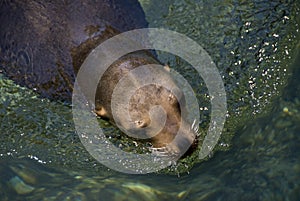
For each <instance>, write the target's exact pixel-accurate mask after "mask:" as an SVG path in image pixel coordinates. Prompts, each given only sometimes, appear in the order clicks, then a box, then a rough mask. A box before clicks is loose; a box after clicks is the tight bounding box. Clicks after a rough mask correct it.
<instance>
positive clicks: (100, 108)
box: [95, 105, 109, 119]
mask: <svg viewBox="0 0 300 201" xmlns="http://www.w3.org/2000/svg"><path fill="white" fill-rule="evenodd" d="M95 113H96V114H97V115H98V116H99V117H101V118H103V119H109V116H108V114H107V110H106V109H105V108H104V107H103V106H101V105H98V106H97V107H96V108H95Z"/></svg>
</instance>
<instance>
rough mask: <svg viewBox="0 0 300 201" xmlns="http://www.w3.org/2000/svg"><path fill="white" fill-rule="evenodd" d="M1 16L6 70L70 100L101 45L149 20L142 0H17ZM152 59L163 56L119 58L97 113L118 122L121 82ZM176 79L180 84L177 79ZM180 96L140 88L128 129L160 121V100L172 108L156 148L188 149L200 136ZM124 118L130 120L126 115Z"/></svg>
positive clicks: (46, 93)
mask: <svg viewBox="0 0 300 201" xmlns="http://www.w3.org/2000/svg"><path fill="white" fill-rule="evenodd" d="M129 9H130V12H129ZM0 20H1V25H0V45H1V46H0V47H1V49H0V50H1V51H0V59H1V60H0V65H1V66H0V67H1V68H0V69H1V70H2V71H3V72H4V74H5V75H7V76H8V77H9V78H10V79H12V80H14V81H15V82H16V83H18V84H20V85H22V86H27V87H29V88H31V89H33V90H35V91H37V92H38V93H39V94H41V96H42V97H46V98H49V99H52V100H60V101H67V102H70V101H71V95H72V89H73V84H74V81H75V77H76V72H78V70H79V68H80V66H81V64H82V63H83V61H84V59H85V58H86V57H87V55H88V54H89V53H90V52H91V51H92V50H93V49H94V48H95V47H97V46H98V45H99V44H101V43H102V42H103V41H105V40H107V39H108V38H110V37H113V36H115V35H117V34H118V33H120V32H123V31H127V30H130V29H133V28H142V27H146V26H147V22H146V21H145V16H144V13H143V11H142V9H141V7H140V5H139V3H138V2H137V1H130V2H129V1H128V2H127V1H123V0H116V1H104V0H102V1H88V2H85V1H80V0H75V1H63V2H61V1H58V0H55V1H51V2H44V1H39V0H34V1H21V0H14V1H8V2H5V3H3V4H1V7H0ZM15 30H18V32H16V31H15ZM146 64H160V62H159V61H158V60H157V59H156V58H155V56H154V55H153V54H152V53H151V52H148V51H138V52H133V53H130V54H128V55H125V56H123V57H121V58H120V59H119V60H117V61H116V62H114V63H113V64H112V65H111V66H110V67H109V69H108V70H107V71H106V72H105V74H104V76H103V77H102V78H101V80H100V82H99V85H98V88H97V93H96V100H95V104H96V105H95V113H96V114H97V115H99V116H100V117H102V118H106V119H108V120H109V121H110V122H112V123H114V124H115V123H116V122H115V121H114V118H113V115H112V111H111V98H112V93H113V90H114V88H115V87H116V84H117V83H118V82H119V81H120V79H121V78H122V77H124V76H126V75H127V74H128V72H129V71H131V70H133V69H135V68H137V67H138V66H141V65H146ZM150 68H151V67H150ZM160 70H161V73H162V74H163V76H165V77H166V78H168V77H170V75H168V70H166V69H163V68H162V69H160ZM87 79H88V78H87ZM172 85H173V86H174V87H175V88H176V84H175V83H172ZM177 88H178V87H177ZM178 91H180V89H178ZM179 101H180V100H177V98H176V96H175V94H174V93H173V92H172V91H170V90H168V89H166V88H164V87H163V86H158V85H155V84H153V85H148V86H144V87H143V88H140V89H139V90H137V91H136V93H135V94H134V95H133V96H132V98H131V100H130V104H129V105H130V107H129V112H130V115H131V118H132V121H133V122H134V125H135V128H127V129H142V128H145V127H147V126H148V125H150V124H153V123H155V122H157V123H159V119H153V118H152V119H151V118H150V116H149V112H151V108H152V107H153V106H156V105H160V106H162V108H163V109H164V110H165V112H166V122H165V125H164V127H163V128H162V129H161V130H160V131H159V132H158V134H157V135H155V136H150V137H151V143H152V144H153V149H152V151H153V152H157V153H159V154H165V153H167V154H171V153H172V154H178V153H182V152H185V151H186V150H183V147H185V145H186V144H192V143H193V142H194V139H195V133H196V132H197V130H198V128H197V126H195V123H194V124H192V125H191V124H190V123H187V121H185V120H184V118H182V116H181V108H180V105H179ZM124 118H126V117H123V119H124ZM118 123H120V124H121V125H124V124H123V122H122V121H121V122H118ZM125 127H126V126H125ZM179 127H182V128H183V132H182V134H181V135H182V136H181V137H180V138H178V139H180V140H179V141H178V140H177V141H174V138H175V136H176V133H177V131H178V129H179ZM145 135H148V134H147V133H146V134H145ZM171 142H173V143H171Z"/></svg>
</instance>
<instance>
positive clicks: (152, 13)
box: [0, 0, 300, 200]
mask: <svg viewBox="0 0 300 201" xmlns="http://www.w3.org/2000/svg"><path fill="white" fill-rule="evenodd" d="M141 2H142V5H143V7H144V10H145V12H146V15H147V20H148V21H149V23H150V26H152V27H165V28H169V29H172V30H176V31H179V32H181V33H185V34H187V35H188V36H189V37H192V38H193V39H194V40H196V41H197V42H198V43H199V44H201V45H202V46H203V47H204V48H205V49H206V50H207V51H208V52H209V53H210V55H211V56H212V58H213V60H214V61H215V62H216V63H217V65H218V68H219V70H220V72H221V74H222V75H223V76H224V80H225V83H226V90H227V93H228V105H229V114H230V116H229V117H228V119H227V125H226V126H225V130H224V136H226V137H223V138H222V139H221V142H224V143H225V144H228V145H230V147H229V148H226V150H227V149H229V150H227V151H219V152H216V153H214V155H213V156H211V158H209V159H208V160H207V161H204V162H201V163H196V162H195V164H194V165H193V166H192V168H191V170H190V171H189V173H182V174H180V175H165V174H149V175H126V174H121V173H117V172H114V171H112V170H108V169H107V168H106V167H103V166H102V165H101V164H99V163H97V162H96V161H95V160H93V159H92V158H91V156H89V154H88V153H87V151H86V150H85V149H84V147H83V146H82V145H81V144H80V142H79V139H78V137H77V136H76V132H75V130H74V125H73V121H72V113H71V107H70V106H68V105H64V104H62V103H57V102H50V101H49V100H45V99H41V98H39V97H37V95H36V94H35V93H34V92H31V91H29V90H28V89H26V88H22V87H19V86H16V85H15V84H14V83H13V82H12V81H10V80H8V79H6V78H5V77H3V76H1V78H0V86H1V88H0V92H1V93H0V94H1V96H0V118H1V121H0V122H1V124H0V130H1V142H0V163H1V165H0V200H299V199H300V158H299V155H300V153H299V152H300V148H299V142H300V136H299V131H300V126H299V122H300V112H299V110H300V82H299V79H298V78H299V76H300V70H299V66H300V54H299V53H298V55H297V50H299V47H300V46H299V28H298V24H297V23H298V22H299V13H298V12H299V11H298V12H297V11H296V10H297V7H298V8H299V5H300V4H299V2H296V1H295V2H292V1H291V2H285V3H279V2H276V1H272V3H271V2H264V1H261V2H258V1H253V2H247V1H206V2H205V1H200V0H195V1H187V0H186V1H164V3H162V2H160V1H155V0H152V1H150V0H148V1H146V0H143V1H141ZM247 22H251V24H250V25H248V23H247ZM246 23H247V25H246ZM296 30H298V31H296ZM274 34H275V36H277V35H278V37H274ZM242 36H243V37H242ZM272 36H273V37H272ZM264 44H269V45H265V46H264ZM272 45H273V46H272ZM249 47H252V48H250V49H249ZM255 47H259V48H258V49H264V50H261V51H263V53H261V52H260V51H259V50H255ZM253 48H254V49H253ZM275 48H277V49H276V51H275ZM231 51H233V52H234V54H231ZM257 52H258V54H257ZM259 53H261V54H259ZM159 57H160V58H161V60H162V61H164V62H170V64H171V66H174V68H175V69H176V70H178V71H180V69H181V70H182V69H183V70H182V71H188V72H185V73H184V74H185V76H186V77H187V79H188V78H189V76H191V77H190V78H193V71H192V70H190V69H189V68H188V66H187V67H185V64H184V62H182V61H180V60H177V59H176V58H174V57H173V56H171V55H167V54H159ZM260 59H262V60H260ZM255 69H256V70H255ZM274 69H275V70H276V69H279V70H278V73H274V71H275V70H274ZM189 71H190V72H189ZM265 71H266V72H269V74H271V77H269V76H263V75H262V74H263V72H264V73H265ZM251 76H252V77H256V78H257V81H256V87H254V88H250V86H249V85H246V84H245V82H248V81H249V78H250V77H251ZM277 78H278V79H277ZM237 82H239V83H240V84H239V85H237V84H236V83H237ZM192 85H193V87H194V88H195V89H194V90H196V91H197V94H200V95H199V96H200V97H203V95H201V94H205V93H206V92H205V90H203V91H202V89H201V87H197V86H198V85H200V86H202V85H201V81H200V82H199V83H197V82H195V83H194V82H193V81H192ZM267 85H270V86H269V87H267ZM250 89H251V90H250ZM245 92H247V93H245ZM248 92H254V95H253V96H251V93H248ZM263 92H266V94H264V93H263ZM268 94H271V95H268ZM260 96H262V98H261V99H258V97H260ZM241 97H243V98H244V99H243V101H241V99H240V98H241ZM203 102H204V104H206V103H205V100H203ZM203 115H204V118H205V114H203ZM233 136H234V137H233ZM219 146H220V147H221V148H222V146H221V144H219ZM224 150H225V149H224Z"/></svg>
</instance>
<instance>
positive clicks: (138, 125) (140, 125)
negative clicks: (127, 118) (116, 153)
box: [134, 120, 147, 128]
mask: <svg viewBox="0 0 300 201" xmlns="http://www.w3.org/2000/svg"><path fill="white" fill-rule="evenodd" d="M134 123H135V125H136V126H137V127H138V128H144V127H146V126H147V123H146V122H144V121H142V120H137V121H135V122H134Z"/></svg>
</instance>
